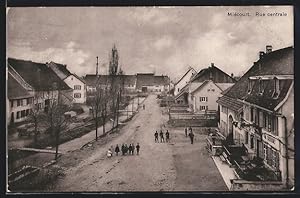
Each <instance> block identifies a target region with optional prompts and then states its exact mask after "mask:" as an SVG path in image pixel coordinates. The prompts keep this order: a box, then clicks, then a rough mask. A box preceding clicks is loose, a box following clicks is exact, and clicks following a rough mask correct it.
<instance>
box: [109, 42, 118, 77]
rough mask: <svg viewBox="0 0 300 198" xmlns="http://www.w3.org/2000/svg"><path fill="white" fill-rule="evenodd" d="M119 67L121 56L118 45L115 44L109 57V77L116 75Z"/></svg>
mask: <svg viewBox="0 0 300 198" xmlns="http://www.w3.org/2000/svg"><path fill="white" fill-rule="evenodd" d="M118 66H119V54H118V50H117V48H116V45H115V44H114V46H113V48H112V50H111V54H110V57H109V75H116V74H117V72H118Z"/></svg>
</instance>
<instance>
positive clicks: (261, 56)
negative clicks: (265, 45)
mask: <svg viewBox="0 0 300 198" xmlns="http://www.w3.org/2000/svg"><path fill="white" fill-rule="evenodd" d="M264 55H265V52H263V51H260V52H259V59H262V58H263V57H264Z"/></svg>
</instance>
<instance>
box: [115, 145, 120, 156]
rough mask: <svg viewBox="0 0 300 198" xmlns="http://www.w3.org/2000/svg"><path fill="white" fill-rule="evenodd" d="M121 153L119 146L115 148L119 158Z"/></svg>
mask: <svg viewBox="0 0 300 198" xmlns="http://www.w3.org/2000/svg"><path fill="white" fill-rule="evenodd" d="M119 152H120V148H119V145H117V146H116V148H115V153H116V155H117V156H118V155H119Z"/></svg>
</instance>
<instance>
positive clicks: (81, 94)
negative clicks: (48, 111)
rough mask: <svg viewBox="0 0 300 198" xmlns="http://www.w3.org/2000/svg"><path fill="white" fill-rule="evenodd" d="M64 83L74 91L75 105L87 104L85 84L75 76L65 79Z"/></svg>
mask: <svg viewBox="0 0 300 198" xmlns="http://www.w3.org/2000/svg"><path fill="white" fill-rule="evenodd" d="M64 82H65V83H66V84H67V85H68V86H69V87H71V88H72V89H73V94H72V96H73V98H74V103H85V102H86V87H85V83H84V82H83V81H82V80H80V79H78V77H76V76H74V75H70V76H68V77H67V78H65V79H64Z"/></svg>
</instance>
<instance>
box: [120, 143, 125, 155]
mask: <svg viewBox="0 0 300 198" xmlns="http://www.w3.org/2000/svg"><path fill="white" fill-rule="evenodd" d="M121 150H122V155H125V144H122V148H121Z"/></svg>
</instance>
